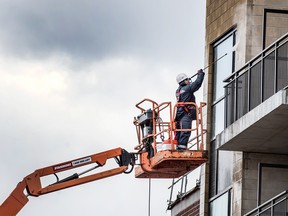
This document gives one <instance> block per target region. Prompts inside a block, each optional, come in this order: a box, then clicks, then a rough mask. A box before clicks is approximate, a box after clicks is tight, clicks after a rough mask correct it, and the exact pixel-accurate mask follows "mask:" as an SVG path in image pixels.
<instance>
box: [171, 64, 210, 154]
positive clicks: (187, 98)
mask: <svg viewBox="0 0 288 216" xmlns="http://www.w3.org/2000/svg"><path fill="white" fill-rule="evenodd" d="M204 75H205V74H204V71H203V70H202V69H199V70H198V74H197V79H196V80H195V81H194V82H191V79H190V78H189V77H188V76H187V75H186V74H184V73H181V74H179V75H178V76H177V77H176V81H177V83H178V84H179V87H178V89H177V90H176V98H177V102H194V103H196V99H195V96H194V92H196V91H197V90H198V89H199V88H200V87H201V85H202V82H203V80H204ZM193 120H196V109H195V107H194V106H193V105H189V104H187V105H183V106H181V105H180V106H178V107H177V111H176V117H175V121H176V129H191V127H192V121H193ZM190 135H191V131H177V132H176V135H175V139H176V140H177V141H178V145H177V150H185V149H187V145H188V141H189V138H190Z"/></svg>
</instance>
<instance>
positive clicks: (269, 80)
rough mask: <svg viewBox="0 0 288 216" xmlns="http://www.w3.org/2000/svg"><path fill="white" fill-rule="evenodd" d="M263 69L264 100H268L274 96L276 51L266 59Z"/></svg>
mask: <svg viewBox="0 0 288 216" xmlns="http://www.w3.org/2000/svg"><path fill="white" fill-rule="evenodd" d="M263 69H264V70H263V82H264V83H263V100H266V99H267V98H269V97H271V96H272V95H273V94H274V83H275V51H274V52H272V53H270V54H269V55H268V56H266V57H265V58H264V68H263Z"/></svg>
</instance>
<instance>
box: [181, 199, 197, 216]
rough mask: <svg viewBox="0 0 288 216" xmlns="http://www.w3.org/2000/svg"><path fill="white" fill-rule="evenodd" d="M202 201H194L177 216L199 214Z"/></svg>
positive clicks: (194, 215)
mask: <svg viewBox="0 0 288 216" xmlns="http://www.w3.org/2000/svg"><path fill="white" fill-rule="evenodd" d="M199 206H200V201H199V200H198V201H197V202H195V203H193V204H192V205H190V206H189V207H188V208H187V209H185V210H183V211H181V212H180V213H178V214H177V215H176V216H199Z"/></svg>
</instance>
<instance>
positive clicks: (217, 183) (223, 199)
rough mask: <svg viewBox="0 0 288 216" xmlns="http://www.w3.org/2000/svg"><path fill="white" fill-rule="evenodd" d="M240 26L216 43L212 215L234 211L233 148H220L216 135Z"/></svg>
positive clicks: (220, 126)
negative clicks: (232, 205)
mask: <svg viewBox="0 0 288 216" xmlns="http://www.w3.org/2000/svg"><path fill="white" fill-rule="evenodd" d="M235 42H236V30H233V31H231V32H229V33H228V34H226V35H224V36H223V37H222V38H221V39H219V40H218V41H217V42H216V43H215V44H214V45H213V62H215V63H214V65H213V82H212V85H213V92H212V107H211V108H212V140H211V145H210V161H211V163H210V197H211V200H210V215H211V216H214V215H215V216H218V215H221V216H226V215H227V216H230V215H231V193H230V192H231V185H232V181H233V179H232V176H233V152H230V151H221V150H218V149H217V146H216V143H215V138H216V136H217V134H219V133H221V132H222V131H223V130H224V128H225V121H226V120H225V115H224V114H225V100H224V99H225V91H224V90H225V89H224V85H226V83H224V82H223V81H224V80H225V79H226V78H227V77H229V76H230V75H231V74H232V73H233V71H234V67H235V65H234V61H235V51H234V50H233V48H234V45H235Z"/></svg>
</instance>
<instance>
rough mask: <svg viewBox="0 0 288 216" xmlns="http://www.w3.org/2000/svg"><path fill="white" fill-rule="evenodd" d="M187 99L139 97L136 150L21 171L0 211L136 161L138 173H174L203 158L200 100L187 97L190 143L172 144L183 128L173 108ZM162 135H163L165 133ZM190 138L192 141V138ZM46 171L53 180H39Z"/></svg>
mask: <svg viewBox="0 0 288 216" xmlns="http://www.w3.org/2000/svg"><path fill="white" fill-rule="evenodd" d="M147 104H148V108H144V105H147ZM185 104H186V103H178V104H176V105H175V106H174V107H172V103H171V102H164V103H161V104H158V103H156V102H155V101H153V100H150V99H144V100H142V101H141V102H139V103H138V104H136V107H137V108H138V109H140V111H141V113H140V114H139V115H138V116H137V117H135V118H134V125H135V126H136V131H137V136H138V145H137V146H135V148H134V149H135V150H137V151H136V152H132V153H130V152H127V151H126V150H125V149H122V148H115V149H111V150H108V151H104V152H101V153H97V154H93V155H89V156H85V157H81V158H77V159H74V160H70V161H66V162H64V163H59V164H55V165H52V166H48V167H45V168H42V169H37V170H35V171H34V172H33V173H31V174H29V175H27V176H26V177H24V178H23V180H22V181H21V182H19V183H18V185H17V186H16V188H15V189H14V190H13V191H12V193H11V194H10V195H9V196H8V198H7V199H6V200H5V201H4V202H3V203H2V205H1V206H0V216H14V215H16V214H17V213H18V212H19V211H20V210H21V209H22V208H23V207H24V206H25V205H26V204H27V202H28V201H29V200H28V198H27V196H34V197H38V196H41V195H44V194H47V193H51V192H55V191H58V190H62V189H65V188H69V187H74V186H77V185H80V184H84V183H88V182H91V181H96V180H99V179H103V178H107V177H110V176H114V175H118V174H120V173H126V174H127V173H131V172H132V170H133V168H134V165H136V166H137V167H136V169H135V177H136V178H177V177H180V176H182V175H184V174H185V173H187V172H189V171H191V170H193V169H195V168H197V167H198V166H200V165H201V164H203V163H205V162H206V161H207V151H206V150H204V145H203V138H204V133H205V132H206V130H205V129H203V124H202V109H203V107H204V106H205V105H206V104H205V103H200V106H199V107H198V106H197V105H196V104H194V103H189V104H190V105H191V104H192V105H194V106H195V108H196V112H197V119H196V121H195V126H193V127H192V129H191V132H192V134H194V136H192V138H191V140H190V141H189V142H190V143H191V144H190V149H188V150H184V151H177V150H175V148H176V146H177V141H176V140H174V133H175V132H176V131H181V130H182V129H176V127H175V122H174V119H175V113H176V108H177V106H180V105H181V106H183V105H185ZM165 114H166V116H165ZM162 116H163V117H164V116H165V117H167V119H168V121H163V120H162ZM185 131H188V130H187V129H186V130H185ZM165 136H167V138H166V139H165ZM193 142H195V143H194V144H193ZM112 158H114V159H115V161H116V163H117V164H118V167H116V168H112V169H107V170H104V171H100V172H98V173H93V174H88V173H89V172H90V171H92V170H96V169H97V168H100V167H104V166H105V165H106V162H107V160H109V159H112ZM92 164H93V165H94V166H93V167H90V168H88V169H87V168H86V170H84V171H82V172H80V173H74V174H72V175H69V176H68V177H65V178H63V179H59V177H58V175H57V174H58V173H63V172H64V171H68V170H73V169H78V168H84V167H87V166H88V165H90V166H91V165H92ZM129 166H130V167H131V168H130V169H129ZM50 175H55V177H56V181H55V182H54V183H52V184H50V185H47V186H42V182H41V178H42V177H45V176H50ZM25 193H26V194H25Z"/></svg>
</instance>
